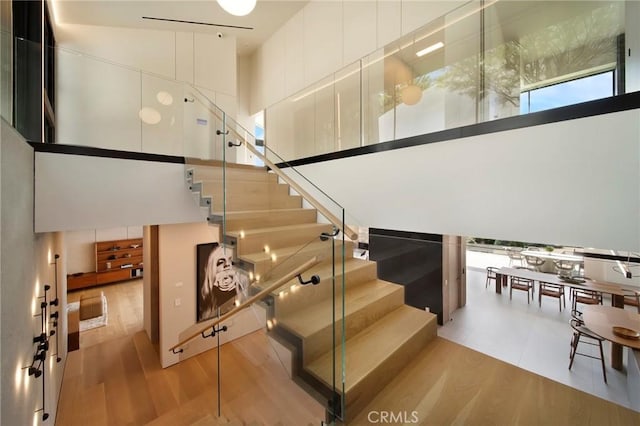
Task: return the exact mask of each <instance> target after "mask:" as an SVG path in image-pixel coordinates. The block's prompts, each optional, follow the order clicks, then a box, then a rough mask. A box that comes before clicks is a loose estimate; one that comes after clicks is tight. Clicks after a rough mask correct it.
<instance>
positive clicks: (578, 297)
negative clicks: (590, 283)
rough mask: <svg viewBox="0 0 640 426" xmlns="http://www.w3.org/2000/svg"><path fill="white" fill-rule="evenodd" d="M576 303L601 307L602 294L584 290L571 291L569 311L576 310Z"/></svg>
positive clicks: (573, 289)
mask: <svg viewBox="0 0 640 426" xmlns="http://www.w3.org/2000/svg"><path fill="white" fill-rule="evenodd" d="M578 303H582V304H583V305H602V293H600V292H599V291H594V290H587V289H584V288H572V289H571V310H572V311H577V310H578Z"/></svg>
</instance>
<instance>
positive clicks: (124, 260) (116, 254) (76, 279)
mask: <svg viewBox="0 0 640 426" xmlns="http://www.w3.org/2000/svg"><path fill="white" fill-rule="evenodd" d="M95 256H96V257H95V258H96V270H95V272H85V273H81V274H72V275H68V276H67V290H76V289H80V288H87V287H93V286H96V285H102V284H109V283H113V282H118V281H125V280H130V279H133V278H139V277H142V270H143V264H142V238H131V239H125V240H112V241H98V242H96V243H95Z"/></svg>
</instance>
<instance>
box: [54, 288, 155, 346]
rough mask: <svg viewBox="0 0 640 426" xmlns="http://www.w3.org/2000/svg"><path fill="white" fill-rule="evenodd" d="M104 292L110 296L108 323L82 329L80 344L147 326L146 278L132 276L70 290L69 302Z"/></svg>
mask: <svg viewBox="0 0 640 426" xmlns="http://www.w3.org/2000/svg"><path fill="white" fill-rule="evenodd" d="M100 292H104V295H105V296H106V298H107V311H108V314H107V318H108V320H107V325H106V326H105V327H98V328H94V329H92V330H87V331H83V332H82V333H80V347H81V348H85V347H88V346H93V345H95V344H97V343H100V342H104V341H106V340H110V339H115V338H118V337H123V336H128V335H132V334H134V333H135V332H137V331H140V330H142V329H143V312H142V309H143V301H142V280H141V279H138V280H131V281H126V282H121V283H116V284H109V285H105V286H100V287H93V288H88V289H83V290H76V291H72V292H70V293H67V303H71V302H77V301H79V300H80V297H82V296H83V295H87V294H96V293H97V294H99V293H100Z"/></svg>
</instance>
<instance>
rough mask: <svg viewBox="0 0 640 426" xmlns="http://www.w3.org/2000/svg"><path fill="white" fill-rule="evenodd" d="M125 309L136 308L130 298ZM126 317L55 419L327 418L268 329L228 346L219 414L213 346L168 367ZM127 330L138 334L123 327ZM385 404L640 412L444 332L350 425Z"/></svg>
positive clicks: (457, 412)
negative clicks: (284, 362) (287, 368)
mask: <svg viewBox="0 0 640 426" xmlns="http://www.w3.org/2000/svg"><path fill="white" fill-rule="evenodd" d="M121 285H122V284H121ZM132 287H135V284H134V285H133V286H132ZM104 289H106V287H104ZM118 290H123V291H124V289H118ZM141 291H142V290H141V287H140V290H139V292H140V300H141V297H142V295H141ZM105 294H107V291H105ZM69 296H70V300H71V296H72V295H71V294H70V295H69ZM74 297H75V296H74ZM78 297H79V296H78ZM107 297H110V296H109V295H107ZM135 297H137V296H135ZM112 299H113V302H110V305H109V307H110V309H113V310H114V312H118V308H117V307H116V306H115V305H116V300H117V298H115V297H113V298H112ZM125 303H127V302H125ZM141 305H142V303H140V309H142V307H141ZM110 312H111V311H110ZM120 312H121V315H123V316H124V317H127V313H129V312H134V313H133V314H132V316H135V315H137V314H135V312H136V311H135V308H134V309H129V308H126V305H125V308H123V309H122V310H121V311H120ZM120 321H121V322H122V324H121V325H116V324H117V322H111V323H110V326H111V325H113V326H114V327H117V328H119V330H118V331H117V332H113V333H112V332H106V331H105V332H104V334H103V335H102V337H104V339H105V340H103V341H99V338H98V337H94V338H93V339H95V340H94V341H95V343H93V344H87V345H84V346H81V349H80V350H79V351H74V352H71V353H69V356H68V358H67V364H66V368H65V375H64V379H63V384H62V392H61V395H60V401H59V406H58V415H57V419H56V425H61V426H66V425H82V426H85V425H91V426H93V425H143V424H150V425H171V426H173V425H217V424H232V425H248V426H259V425H265V426H267V425H268V426H272V425H281V426H304V425H316V426H318V425H319V424H320V419H322V417H323V415H324V410H323V408H322V407H321V406H320V405H319V404H318V403H317V402H315V401H314V400H313V399H311V398H310V397H309V396H307V394H306V393H305V392H304V391H302V390H301V389H300V388H299V387H298V386H297V385H295V384H294V383H293V382H292V381H291V380H289V379H288V377H287V376H286V373H285V372H284V369H283V368H282V366H281V365H280V361H279V360H278V358H277V357H276V356H275V354H274V351H273V349H272V348H271V347H270V345H269V343H268V339H267V338H266V336H265V335H264V332H263V331H257V332H255V333H252V334H250V335H248V336H245V337H243V338H241V339H238V340H236V341H234V342H231V343H229V344H226V345H223V346H222V347H221V364H222V368H221V370H222V375H221V382H222V392H221V395H220V397H221V402H222V418H218V415H217V414H218V413H217V396H218V395H217V392H216V379H217V358H216V351H215V350H212V351H208V352H205V353H203V354H201V355H199V356H197V357H194V358H191V359H188V360H185V361H183V362H182V363H180V364H178V365H175V366H172V367H170V368H167V369H162V368H161V367H160V363H159V360H158V356H157V353H156V350H155V349H154V347H153V345H152V344H151V343H150V342H149V339H148V338H147V335H146V333H145V332H144V331H141V329H142V320H141V319H140V320H139V321H140V324H139V325H134V324H133V323H134V322H135V321H134V320H133V319H131V318H129V319H124V318H123V319H121V320H120ZM123 324H129V326H125V325H123ZM127 329H129V330H132V331H131V332H130V333H128V334H124V335H122V334H120V333H123V330H127ZM94 334H97V333H94ZM119 334H120V335H119ZM110 336H115V337H110ZM381 411H387V412H394V413H395V414H396V415H397V413H400V412H405V411H406V413H407V414H406V415H404V417H403V421H405V420H407V419H409V420H411V419H412V417H411V416H412V414H413V411H416V412H417V414H416V415H417V418H418V424H429V425H448V424H478V425H484V424H501V425H512V424H532V425H573V424H576V425H578V424H581V425H582V424H598V425H604V424H616V425H632V424H640V414H638V413H637V412H634V411H631V410H628V409H626V408H624V407H621V406H619V405H615V404H613V403H611V402H608V401H605V400H603V399H600V398H597V397H595V396H593V395H589V394H586V393H584V392H581V391H578V390H576V389H573V388H571V387H568V386H565V385H563V384H560V383H557V382H554V381H551V380H549V379H546V378H544V377H541V376H538V375H536V374H533V373H531V372H528V371H525V370H523V369H521V368H518V367H516V366H514V365H510V364H508V363H505V362H502V361H499V360H497V359H495V358H491V357H489V356H487V355H484V354H481V353H479V352H477V351H474V350H472V349H469V348H466V347H464V346H461V345H458V344H456V343H453V342H450V341H447V340H445V339H442V338H437V339H436V340H435V342H434V343H432V344H430V345H429V346H428V347H427V348H425V349H424V350H422V351H421V352H420V353H419V354H418V356H416V357H415V358H414V360H413V361H412V362H410V363H409V364H408V365H407V368H405V369H404V370H403V371H402V372H401V374H399V375H398V376H397V377H396V378H395V379H394V380H393V381H392V382H391V383H390V384H389V385H388V386H387V387H386V388H385V389H384V390H383V391H382V392H381V393H380V395H379V396H378V397H376V398H374V399H373V400H372V401H370V402H369V403H368V405H367V406H366V407H365V409H364V410H363V411H362V412H361V413H360V415H359V416H358V417H357V418H356V419H355V420H354V421H353V422H351V423H350V424H352V425H358V426H359V425H369V424H372V420H373V421H375V420H378V421H379V417H378V418H376V417H375V416H376V414H375V413H374V414H373V417H370V415H369V413H370V412H381ZM385 424H402V422H396V423H393V422H391V423H385Z"/></svg>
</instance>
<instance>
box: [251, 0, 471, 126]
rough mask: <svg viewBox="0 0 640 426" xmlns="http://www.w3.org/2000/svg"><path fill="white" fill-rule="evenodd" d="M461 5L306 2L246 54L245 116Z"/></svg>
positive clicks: (400, 0)
mask: <svg viewBox="0 0 640 426" xmlns="http://www.w3.org/2000/svg"><path fill="white" fill-rule="evenodd" d="M464 3H466V2H464V1H431V0H397V1H388V0H368V1H357V2H355V1H347V0H345V1H323V0H312V1H310V2H309V4H307V6H305V7H304V8H303V9H302V10H301V11H300V12H298V13H297V14H296V15H294V16H293V17H292V18H291V19H290V20H289V21H287V22H286V23H285V24H284V25H283V26H282V27H281V28H280V29H279V30H278V31H277V32H275V33H274V34H273V35H272V36H271V37H270V38H269V39H268V40H267V41H266V42H265V43H263V45H262V46H261V47H260V48H259V49H258V50H257V51H256V52H255V53H254V54H253V55H252V64H253V66H252V70H253V75H252V80H251V87H252V96H251V105H250V111H251V113H252V114H253V113H256V112H258V111H260V110H262V109H264V108H266V107H268V106H271V105H273V104H274V103H276V102H278V101H280V100H282V99H284V98H286V97H287V96H290V95H292V94H294V93H296V92H297V91H299V90H301V89H303V88H305V87H307V86H309V85H311V84H313V83H315V82H317V81H319V80H321V79H323V78H325V77H327V76H329V75H330V74H332V73H334V72H336V71H338V70H340V69H342V68H344V67H345V66H347V65H349V64H350V63H352V62H354V61H356V60H358V59H360V58H362V57H364V56H366V55H368V54H370V53H372V52H373V51H374V50H376V49H379V48H381V47H384V46H385V45H386V44H387V43H389V42H391V41H393V40H396V39H398V38H399V37H400V36H402V35H404V34H407V33H410V32H411V31H413V30H415V29H417V28H419V27H421V26H423V25H425V24H426V23H428V22H430V21H432V20H434V19H436V18H438V17H440V16H442V15H445V14H446V13H447V12H449V11H451V10H453V9H455V8H456V7H458V6H460V5H462V4H464Z"/></svg>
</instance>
